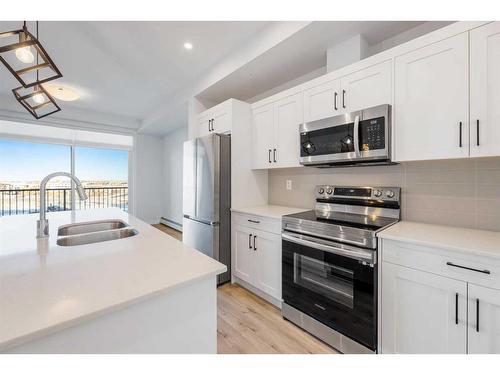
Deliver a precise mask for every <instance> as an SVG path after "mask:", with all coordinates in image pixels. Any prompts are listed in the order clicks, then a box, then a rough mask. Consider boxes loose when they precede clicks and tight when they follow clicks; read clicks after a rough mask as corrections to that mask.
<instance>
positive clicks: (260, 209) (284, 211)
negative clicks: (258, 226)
mask: <svg viewBox="0 0 500 375" xmlns="http://www.w3.org/2000/svg"><path fill="white" fill-rule="evenodd" d="M309 210H310V209H307V208H297V207H285V206H273V205H266V206H253V207H241V208H240V207H238V208H231V211H233V212H239V213H243V214H250V215H257V216H265V217H270V218H273V219H281V217H282V216H284V215H291V214H296V213H298V212H304V211H309Z"/></svg>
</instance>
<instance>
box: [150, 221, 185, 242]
mask: <svg viewBox="0 0 500 375" xmlns="http://www.w3.org/2000/svg"><path fill="white" fill-rule="evenodd" d="M153 227H155V228H156V229H159V230H161V231H162V232H165V233H166V234H168V235H170V236H172V237H174V238H175V239H177V240H179V241H182V232H179V231H178V230H175V229H173V228H170V227H167V226H166V225H164V224H153Z"/></svg>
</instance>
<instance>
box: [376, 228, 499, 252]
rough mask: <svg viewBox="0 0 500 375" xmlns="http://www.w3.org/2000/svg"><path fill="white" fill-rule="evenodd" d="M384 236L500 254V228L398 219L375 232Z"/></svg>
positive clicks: (463, 249)
mask: <svg viewBox="0 0 500 375" xmlns="http://www.w3.org/2000/svg"><path fill="white" fill-rule="evenodd" d="M378 236H379V237H381V238H385V239H390V240H396V241H402V242H408V243H413V244H417V245H422V246H429V247H437V248H441V249H445V250H453V251H459V252H463V253H472V254H477V255H481V256H489V257H497V258H500V232H492V231H486V230H478V229H468V228H456V227H448V226H444V225H434V224H424V223H416V222H412V221H400V222H399V223H397V224H394V225H392V226H390V227H389V228H387V229H385V230H383V231H381V232H379V233H378Z"/></svg>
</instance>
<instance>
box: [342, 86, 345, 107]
mask: <svg viewBox="0 0 500 375" xmlns="http://www.w3.org/2000/svg"><path fill="white" fill-rule="evenodd" d="M342 108H345V90H342Z"/></svg>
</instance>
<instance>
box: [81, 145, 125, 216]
mask: <svg viewBox="0 0 500 375" xmlns="http://www.w3.org/2000/svg"><path fill="white" fill-rule="evenodd" d="M74 153H75V156H74V159H75V175H76V176H77V177H78V178H79V179H80V181H82V184H83V186H84V187H85V190H86V192H87V195H88V199H87V200H86V201H83V202H80V201H78V200H77V202H75V203H76V207H77V209H87V208H106V207H118V208H121V209H122V210H125V211H128V157H129V153H128V151H124V150H112V149H104V148H93V147H92V148H91V147H75V151H74Z"/></svg>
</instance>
